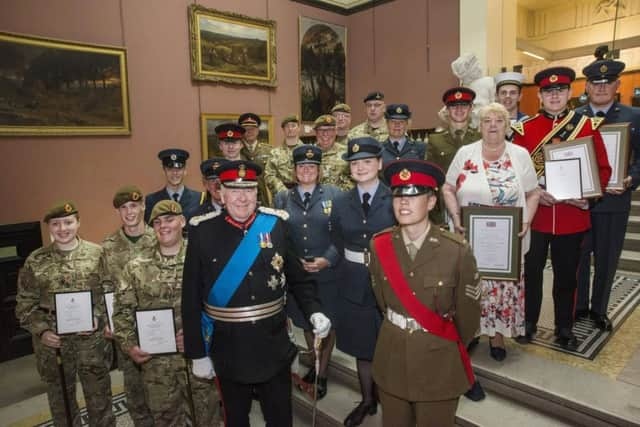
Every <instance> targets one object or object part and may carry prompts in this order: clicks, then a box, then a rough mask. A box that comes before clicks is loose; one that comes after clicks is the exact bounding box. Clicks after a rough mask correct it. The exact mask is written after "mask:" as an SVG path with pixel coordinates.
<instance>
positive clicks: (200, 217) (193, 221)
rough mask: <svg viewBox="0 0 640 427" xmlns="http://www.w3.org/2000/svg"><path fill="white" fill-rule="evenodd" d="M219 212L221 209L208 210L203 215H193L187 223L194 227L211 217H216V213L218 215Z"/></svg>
mask: <svg viewBox="0 0 640 427" xmlns="http://www.w3.org/2000/svg"><path fill="white" fill-rule="evenodd" d="M221 212H222V211H221V210H217V211H212V212H208V213H206V214H204V215H198V216H194V217H193V218H191V219H190V220H189V225H193V226H194V227H196V226H198V225H199V224H200V223H202V222H204V221H208V220H210V219H211V218H215V217H217V216H218V215H220V213H221Z"/></svg>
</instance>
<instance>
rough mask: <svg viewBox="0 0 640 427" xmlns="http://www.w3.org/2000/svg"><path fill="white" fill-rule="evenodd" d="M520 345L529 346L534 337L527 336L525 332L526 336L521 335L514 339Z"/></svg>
mask: <svg viewBox="0 0 640 427" xmlns="http://www.w3.org/2000/svg"><path fill="white" fill-rule="evenodd" d="M513 340H514V341H515V342H517V343H518V344H522V345H527V344H529V343H530V342H531V341H532V340H533V335H531V334H527V333H526V332H525V334H524V335H519V336H517V337H515V338H514V339H513Z"/></svg>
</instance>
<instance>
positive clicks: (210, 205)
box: [192, 157, 228, 219]
mask: <svg viewBox="0 0 640 427" xmlns="http://www.w3.org/2000/svg"><path fill="white" fill-rule="evenodd" d="M226 162H228V160H227V159H224V158H222V157H214V158H212V159H207V160H205V161H204V162H202V163H200V172H202V181H203V184H204V186H205V187H206V189H207V196H206V197H205V198H204V200H203V201H202V204H201V205H200V206H199V207H198V209H197V210H196V212H195V214H194V215H193V217H192V219H193V218H195V217H196V216H199V215H204V214H207V213H209V212H216V211H220V210H222V196H221V195H220V185H221V184H220V179H219V178H218V168H219V167H220V166H221V165H223V164H224V163H226Z"/></svg>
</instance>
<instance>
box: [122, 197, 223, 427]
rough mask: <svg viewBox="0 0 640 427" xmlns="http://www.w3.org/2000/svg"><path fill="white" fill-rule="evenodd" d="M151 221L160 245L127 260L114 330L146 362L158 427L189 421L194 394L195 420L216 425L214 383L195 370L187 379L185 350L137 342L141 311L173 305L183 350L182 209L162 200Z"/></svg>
mask: <svg viewBox="0 0 640 427" xmlns="http://www.w3.org/2000/svg"><path fill="white" fill-rule="evenodd" d="M149 222H150V223H151V224H152V225H153V230H154V231H155V233H156V238H157V241H158V244H157V245H155V246H154V247H152V248H151V249H150V250H148V251H145V252H144V253H142V254H140V255H139V256H137V257H136V258H134V259H133V260H131V261H129V262H128V263H127V264H126V266H125V268H124V271H123V273H122V279H121V281H120V283H119V284H118V286H117V288H116V294H115V301H114V306H113V310H114V313H113V323H114V326H113V329H114V332H113V334H114V336H115V338H116V340H117V341H118V343H119V344H120V346H121V347H122V350H123V351H125V352H127V353H128V354H129V356H130V357H131V359H133V361H134V362H136V363H138V364H140V365H141V366H142V378H143V382H144V387H145V391H146V397H147V404H148V405H149V409H150V410H151V414H152V415H153V422H154V425H155V426H156V427H162V426H176V427H182V426H185V425H187V424H186V413H187V409H186V408H187V407H188V406H189V404H190V402H189V399H192V401H193V405H194V409H195V417H196V422H195V423H194V424H197V425H198V426H216V425H218V424H219V422H220V419H219V413H220V411H219V405H218V404H217V398H216V394H215V392H214V389H215V387H214V385H213V383H212V382H211V381H207V380H203V379H200V378H197V377H194V376H192V375H191V374H190V375H189V378H187V377H186V372H187V369H186V361H185V359H184V356H183V355H182V354H175V355H162V356H152V355H150V354H149V353H146V352H144V351H142V350H141V349H140V347H139V346H138V343H137V338H136V326H135V323H134V319H135V312H136V310H147V309H161V308H173V310H174V316H175V323H176V330H177V331H178V332H177V334H176V341H177V344H178V350H179V352H180V353H182V352H183V351H184V345H183V338H182V317H181V294H182V270H183V266H184V256H185V254H186V248H187V242H186V240H184V239H183V238H182V228H183V227H184V226H185V219H184V216H183V215H182V208H181V207H180V204H179V203H177V202H174V201H173V200H162V201H160V202H158V203H157V204H156V205H155V206H154V208H153V210H152V212H151V216H150V218H149ZM189 385H190V386H191V387H190V388H189ZM191 415H192V420H193V414H191Z"/></svg>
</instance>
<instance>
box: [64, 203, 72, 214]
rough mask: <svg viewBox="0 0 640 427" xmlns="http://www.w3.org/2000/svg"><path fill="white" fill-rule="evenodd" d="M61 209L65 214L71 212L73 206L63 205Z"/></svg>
mask: <svg viewBox="0 0 640 427" xmlns="http://www.w3.org/2000/svg"><path fill="white" fill-rule="evenodd" d="M63 209H64V211H65V212H66V213H70V212H73V206H71V205H70V204H69V203H65V205H64V208H63Z"/></svg>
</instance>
